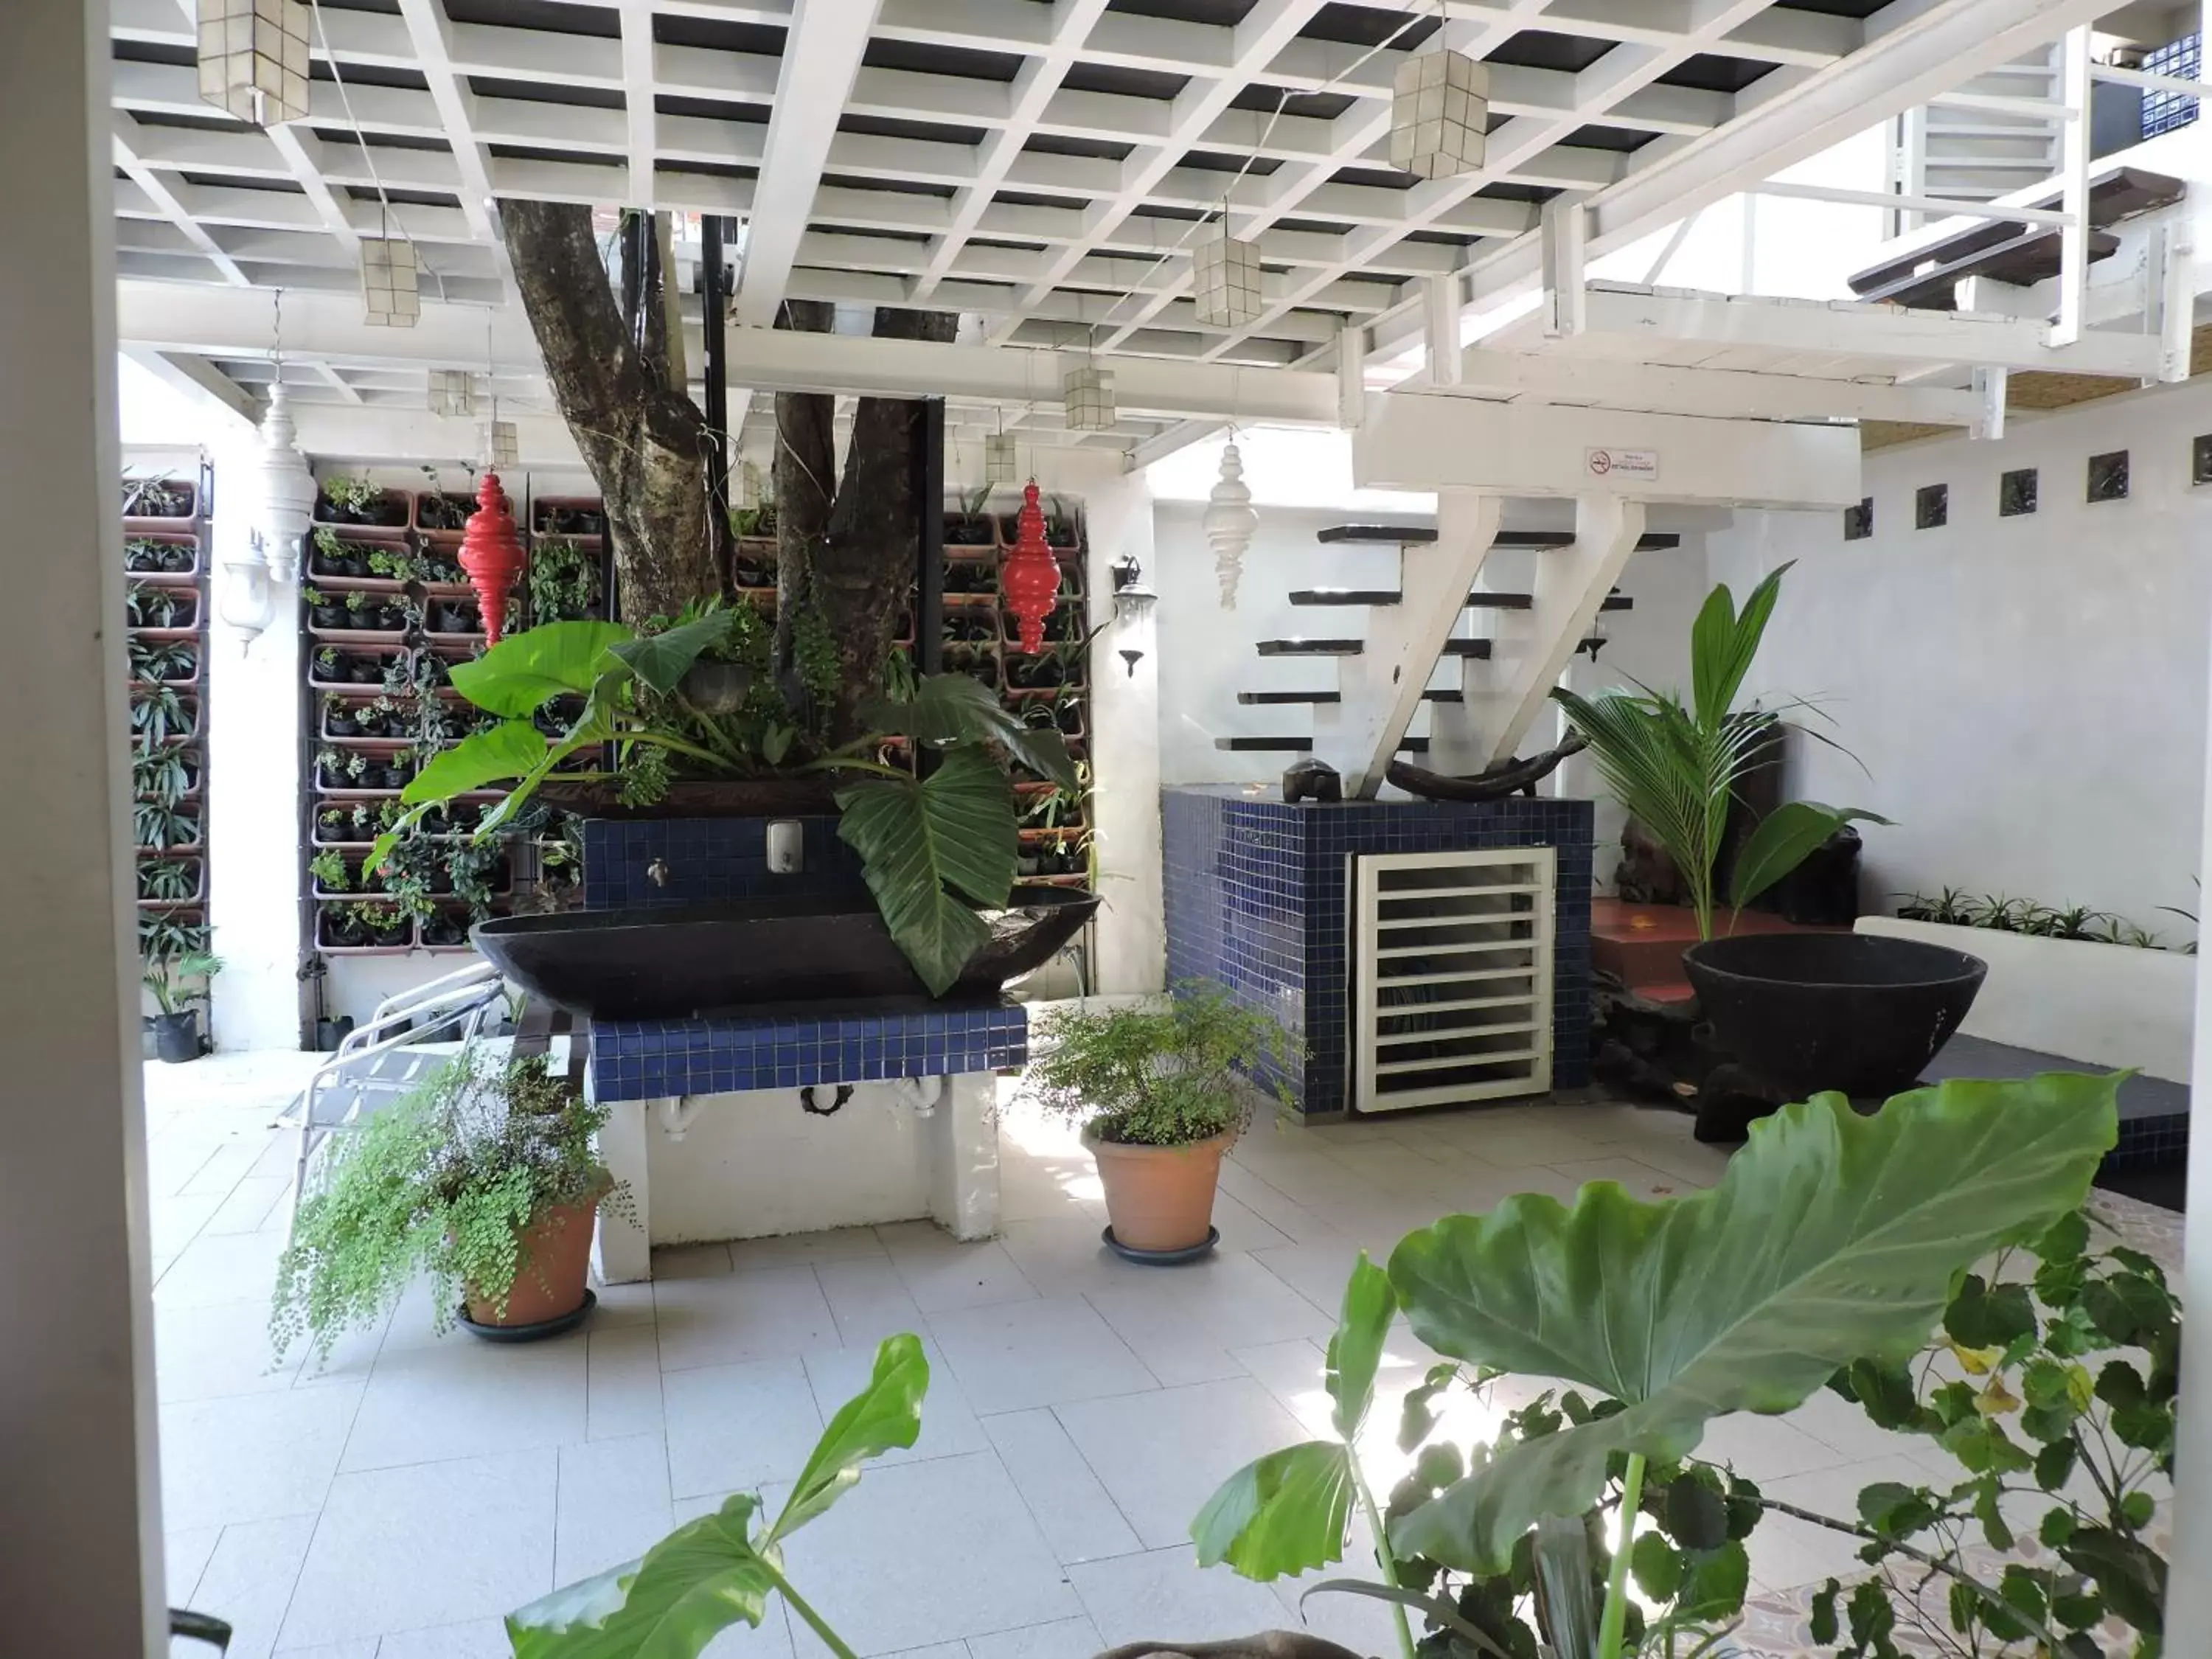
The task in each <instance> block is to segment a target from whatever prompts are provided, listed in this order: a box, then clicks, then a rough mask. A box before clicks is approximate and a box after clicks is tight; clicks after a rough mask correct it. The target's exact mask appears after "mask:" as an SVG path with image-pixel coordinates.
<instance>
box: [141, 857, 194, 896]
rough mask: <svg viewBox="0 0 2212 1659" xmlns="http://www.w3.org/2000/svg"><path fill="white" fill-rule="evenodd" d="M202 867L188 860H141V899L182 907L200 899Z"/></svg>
mask: <svg viewBox="0 0 2212 1659" xmlns="http://www.w3.org/2000/svg"><path fill="white" fill-rule="evenodd" d="M199 890H200V866H198V865H197V863H195V862H193V861H191V860H186V859H142V860H139V862H138V896H139V897H140V898H141V899H143V900H147V901H149V902H153V903H156V904H183V903H185V902H189V901H190V900H192V899H195V898H197V897H198V896H199Z"/></svg>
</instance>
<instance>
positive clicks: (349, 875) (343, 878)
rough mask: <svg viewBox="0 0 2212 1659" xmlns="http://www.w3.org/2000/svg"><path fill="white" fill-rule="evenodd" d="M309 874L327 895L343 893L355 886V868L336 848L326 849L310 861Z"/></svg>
mask: <svg viewBox="0 0 2212 1659" xmlns="http://www.w3.org/2000/svg"><path fill="white" fill-rule="evenodd" d="M307 873H308V874H309V875H311V876H313V878H315V884H316V885H317V886H319V887H320V888H321V889H322V890H324V891H325V892H326V893H343V892H344V891H345V890H347V889H349V888H350V887H351V886H352V885H353V866H351V865H349V864H348V863H347V862H346V856H345V854H343V853H341V852H339V851H338V849H337V848H335V847H326V848H324V849H323V850H322V851H321V852H319V853H318V854H315V856H314V857H313V858H311V859H309V860H307Z"/></svg>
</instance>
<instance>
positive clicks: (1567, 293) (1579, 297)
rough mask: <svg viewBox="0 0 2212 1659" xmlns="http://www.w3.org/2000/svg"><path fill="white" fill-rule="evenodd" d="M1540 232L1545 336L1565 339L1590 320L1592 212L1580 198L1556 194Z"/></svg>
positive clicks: (1543, 218)
mask: <svg viewBox="0 0 2212 1659" xmlns="http://www.w3.org/2000/svg"><path fill="white" fill-rule="evenodd" d="M1537 234H1538V240H1539V243H1540V246H1541V252H1542V255H1543V265H1544V334H1545V337H1547V339H1554V340H1557V339H1564V338H1565V337H1568V336H1570V335H1575V334H1579V333H1581V332H1582V331H1583V328H1584V327H1585V326H1586V324H1587V313H1586V311H1585V309H1584V304H1583V299H1584V289H1583V252H1584V251H1585V245H1586V243H1587V241H1588V239H1589V212H1588V211H1587V210H1585V209H1584V208H1583V204H1582V202H1581V200H1580V199H1579V198H1578V197H1570V196H1554V197H1553V198H1552V199H1551V200H1550V201H1548V202H1547V203H1545V204H1544V211H1543V217H1542V219H1541V221H1540V222H1539V223H1538V227H1537Z"/></svg>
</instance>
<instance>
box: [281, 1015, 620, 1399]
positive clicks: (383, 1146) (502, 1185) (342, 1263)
mask: <svg viewBox="0 0 2212 1659" xmlns="http://www.w3.org/2000/svg"><path fill="white" fill-rule="evenodd" d="M605 1121H606V1112H605V1109H604V1108H602V1107H599V1106H595V1105H592V1104H591V1103H588V1102H586V1100H585V1099H584V1098H583V1097H582V1096H581V1095H580V1093H577V1092H576V1091H572V1090H571V1089H570V1088H569V1087H568V1084H567V1082H566V1081H565V1080H564V1079H561V1078H557V1077H556V1076H554V1075H553V1074H552V1073H551V1072H550V1070H549V1068H548V1066H547V1064H546V1060H545V1057H544V1055H542V1054H540V1055H536V1056H532V1057H531V1058H527V1059H523V1060H509V1061H507V1062H505V1063H501V1060H499V1059H498V1058H497V1057H495V1056H494V1055H492V1054H489V1053H487V1052H485V1051H483V1050H480V1049H477V1048H474V1047H470V1048H464V1049H463V1050H462V1051H461V1052H460V1053H459V1054H456V1055H455V1056H454V1057H453V1059H452V1060H448V1061H447V1063H446V1064H445V1065H444V1066H441V1067H440V1068H439V1069H438V1070H437V1071H436V1072H435V1073H432V1074H431V1075H430V1076H429V1077H428V1079H426V1080H425V1081H424V1082H423V1083H422V1084H421V1085H418V1086H417V1087H416V1089H415V1090H414V1091H412V1092H410V1094H408V1095H406V1096H405V1097H403V1098H401V1099H400V1100H399V1101H398V1102H396V1103H393V1104H392V1106H390V1107H387V1108H386V1109H385V1110H383V1111H381V1112H379V1113H377V1114H376V1115H374V1116H372V1117H370V1118H368V1120H367V1121H365V1122H363V1123H362V1125H361V1127H358V1128H355V1129H349V1130H348V1131H346V1132H344V1133H341V1134H337V1135H334V1136H332V1137H331V1139H330V1140H329V1141H328V1142H327V1143H325V1144H326V1146H327V1148H328V1150H327V1152H325V1157H324V1159H323V1161H322V1163H321V1164H320V1165H319V1168H318V1170H316V1171H315V1172H314V1173H313V1176H312V1177H311V1178H312V1180H313V1189H312V1190H311V1191H310V1192H309V1193H308V1194H307V1197H306V1198H305V1200H302V1202H301V1205H300V1209H299V1213H298V1216H297V1218H295V1221H294V1223H293V1229H292V1242H291V1243H290V1244H289V1246H287V1247H286V1249H285V1251H284V1254H283V1257H282V1259H281V1260H280V1261H278V1263H277V1267H276V1296H275V1298H274V1301H273V1304H272V1305H271V1308H270V1317H269V1332H270V1340H271V1341H272V1342H273V1343H274V1345H275V1346H276V1348H277V1349H278V1350H279V1351H283V1350H285V1349H289V1347H290V1346H292V1345H293V1343H295V1341H297V1340H300V1339H301V1337H303V1336H304V1337H306V1338H307V1340H308V1341H309V1343H310V1345H311V1346H313V1349H314V1352H316V1354H317V1356H318V1357H326V1356H327V1355H328V1354H329V1352H330V1349H331V1344H332V1343H334V1342H335V1341H336V1340H337V1338H338V1335H339V1334H340V1333H341V1332H342V1331H343V1330H344V1329H345V1328H347V1327H348V1326H350V1325H356V1324H365V1323H368V1322H370V1321H372V1320H373V1319H374V1318H375V1317H376V1316H379V1315H380V1314H382V1313H383V1312H384V1311H385V1310H386V1309H388V1308H389V1307H390V1306H391V1305H392V1303H393V1302H394V1301H395V1300H396V1299H397V1298H398V1295H399V1293H400V1292H401V1291H403V1290H404V1289H405V1288H406V1286H407V1285H408V1284H409V1283H410V1281H411V1280H412V1279H414V1278H415V1277H416V1274H417V1273H428V1274H429V1275H430V1279H431V1287H432V1303H433V1305H434V1306H435V1309H436V1310H437V1314H436V1320H437V1326H438V1328H440V1329H441V1330H443V1329H445V1328H447V1327H448V1326H449V1325H450V1324H451V1323H452V1322H453V1313H454V1310H455V1309H456V1307H457V1305H458V1304H459V1302H460V1300H461V1298H462V1297H463V1295H464V1294H466V1295H470V1296H477V1297H483V1298H485V1299H487V1300H489V1301H491V1302H493V1303H495V1304H496V1305H498V1306H499V1307H501V1308H502V1309H503V1308H504V1307H505V1306H506V1304H507V1293H508V1292H509V1291H511V1290H512V1289H513V1285H514V1284H515V1282H516V1280H517V1279H519V1278H520V1276H521V1274H522V1273H525V1272H526V1271H529V1264H528V1263H527V1262H526V1261H525V1260H524V1258H523V1255H522V1252H521V1235H522V1234H523V1233H524V1232H525V1231H527V1230H528V1228H529V1227H530V1226H531V1225H532V1224H533V1223H534V1222H535V1221H537V1220H538V1218H540V1217H541V1215H542V1214H543V1212H544V1211H545V1210H547V1209H549V1208H551V1207H555V1206H562V1205H568V1204H579V1203H584V1202H586V1201H590V1200H599V1201H601V1202H605V1203H608V1204H610V1205H611V1206H613V1207H615V1208H616V1209H617V1211H620V1210H621V1209H622V1208H623V1206H624V1204H625V1203H626V1201H627V1192H626V1189H625V1188H622V1187H620V1186H612V1185H611V1184H610V1182H609V1180H608V1177H607V1173H606V1171H605V1170H604V1169H602V1168H600V1167H599V1163H598V1161H597V1159H596V1158H595V1157H594V1155H593V1152H592V1136H593V1135H594V1134H596V1133H598V1131H599V1127H600V1126H601V1125H602V1124H604V1123H605Z"/></svg>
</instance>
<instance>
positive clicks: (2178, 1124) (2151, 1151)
mask: <svg viewBox="0 0 2212 1659" xmlns="http://www.w3.org/2000/svg"><path fill="white" fill-rule="evenodd" d="M2188 1157H2189V1114H2188V1113H2186V1112H2181V1113H2171V1114H2167V1115H2162V1116H2159V1117H2134V1118H2130V1117H2123V1118H2122V1119H2121V1120H2120V1136H2119V1139H2118V1140H2117V1141H2115V1142H2114V1143H2113V1144H2112V1151H2111V1152H2107V1153H2106V1154H2105V1161H2104V1164H2103V1166H2102V1167H2103V1168H2105V1169H2107V1170H2137V1169H2144V1168H2148V1167H2149V1166H2150V1165H2153V1164H2166V1163H2179V1162H2183V1161H2185V1160H2186V1159H2187V1158H2188Z"/></svg>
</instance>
